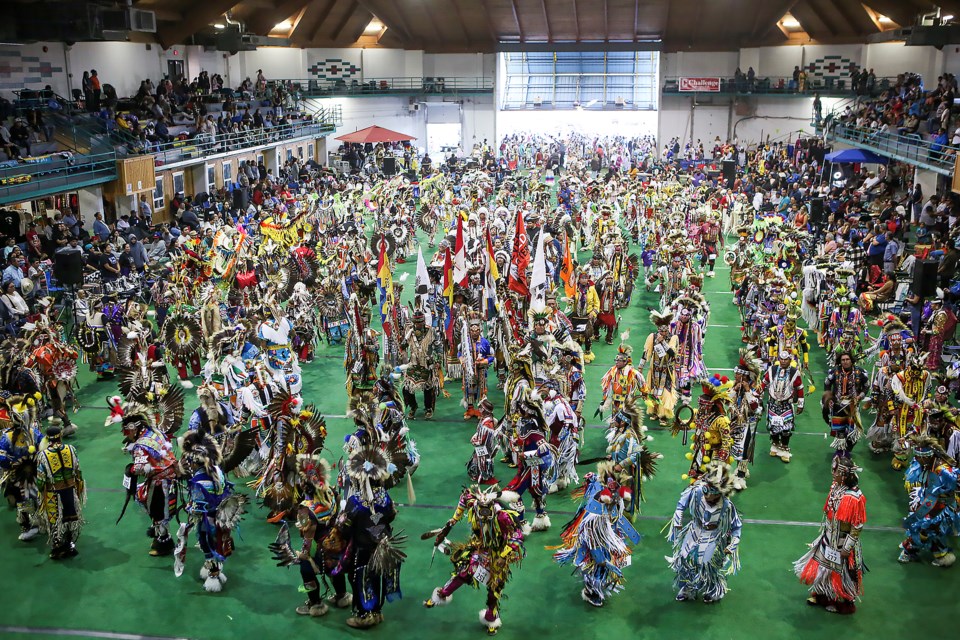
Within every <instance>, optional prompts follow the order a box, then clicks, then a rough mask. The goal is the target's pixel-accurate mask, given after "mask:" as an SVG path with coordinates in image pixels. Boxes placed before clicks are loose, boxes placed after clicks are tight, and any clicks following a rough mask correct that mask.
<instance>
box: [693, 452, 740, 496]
mask: <svg viewBox="0 0 960 640" xmlns="http://www.w3.org/2000/svg"><path fill="white" fill-rule="evenodd" d="M700 482H701V483H703V485H704V488H705V489H706V491H707V493H720V494H722V495H725V496H726V495H730V493H731V492H732V491H733V474H732V473H731V472H730V465H728V464H727V463H726V462H723V461H722V460H712V461H711V462H709V463H707V468H706V469H705V470H704V472H703V475H702V476H700Z"/></svg>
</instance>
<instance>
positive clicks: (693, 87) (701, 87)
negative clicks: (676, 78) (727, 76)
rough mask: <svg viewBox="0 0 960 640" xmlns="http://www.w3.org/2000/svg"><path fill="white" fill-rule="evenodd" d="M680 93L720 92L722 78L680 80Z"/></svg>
mask: <svg viewBox="0 0 960 640" xmlns="http://www.w3.org/2000/svg"><path fill="white" fill-rule="evenodd" d="M680 91H712V92H714V93H719V92H720V78H680Z"/></svg>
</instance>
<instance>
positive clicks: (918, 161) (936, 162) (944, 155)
mask: <svg viewBox="0 0 960 640" xmlns="http://www.w3.org/2000/svg"><path fill="white" fill-rule="evenodd" d="M826 137H827V139H833V140H837V141H839V142H845V143H847V144H850V145H854V146H856V147H860V148H862V149H868V150H870V151H873V152H875V153H878V154H880V155H882V156H885V157H887V158H892V159H894V160H899V161H900V162H907V163H909V164H913V165H916V166H918V167H922V168H924V169H929V170H930V171H936V172H937V173H939V174H942V175H945V176H952V175H953V170H954V166H955V163H956V158H957V153H958V152H960V147H955V146H952V145H950V144H939V143H937V142H934V141H932V140H929V139H924V138H922V137H920V136H919V135H917V134H915V133H912V134H905V135H904V134H900V133H887V132H885V131H883V130H879V129H869V128H865V127H856V126H853V125H846V124H842V123H836V124H833V123H831V124H830V125H828V126H827V130H826Z"/></svg>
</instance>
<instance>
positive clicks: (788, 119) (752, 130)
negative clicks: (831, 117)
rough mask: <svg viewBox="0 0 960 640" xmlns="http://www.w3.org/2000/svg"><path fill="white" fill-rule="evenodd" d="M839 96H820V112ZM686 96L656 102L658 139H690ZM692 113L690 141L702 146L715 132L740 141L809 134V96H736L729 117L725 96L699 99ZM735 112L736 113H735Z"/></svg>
mask: <svg viewBox="0 0 960 640" xmlns="http://www.w3.org/2000/svg"><path fill="white" fill-rule="evenodd" d="M842 100H843V99H842V98H821V102H822V104H823V113H825V114H826V113H829V112H830V111H831V110H833V109H834V108H835V107H836V105H837V104H838V103H840V102H841V101H842ZM690 102H691V99H690V97H689V96H673V95H667V96H664V98H663V100H662V101H661V105H660V122H659V128H658V131H659V137H658V139H659V141H660V144H661V145H663V144H665V143H666V142H667V141H669V140H670V139H671V138H674V137H676V138H679V139H680V142H681V144H683V143H684V142H686V141H688V140H691V131H690ZM699 102H700V104H698V105H697V107H696V108H695V109H694V113H693V136H692V141H693V142H696V141H697V139H700V140H701V141H703V142H704V146H705V147H708V146H710V145H707V141H708V140H709V141H712V140H713V139H714V138H715V137H716V136H720V139H721V140H727V139H730V140H732V139H734V137H735V138H736V139H737V140H739V141H740V142H741V143H752V142H758V141H760V140H761V139H762V140H767V139H776V138H782V137H784V136H788V135H789V136H790V137H796V136H795V134H796V132H797V131H803V132H804V133H806V134H808V135H813V133H814V131H813V127H812V126H811V120H812V119H813V98H780V97H774V96H757V97H751V98H740V99H739V109H738V108H737V107H734V112H733V115H732V118H731V114H730V105H731V99H729V98H720V97H717V98H713V99H709V101H708V99H700V100H699ZM738 112H739V113H738Z"/></svg>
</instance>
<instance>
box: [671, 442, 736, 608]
mask: <svg viewBox="0 0 960 640" xmlns="http://www.w3.org/2000/svg"><path fill="white" fill-rule="evenodd" d="M730 476H731V474H730V468H729V467H728V466H727V464H726V463H724V462H722V461H720V460H715V461H713V462H711V463H710V464H709V465H707V469H706V472H705V473H704V474H703V476H701V478H700V479H699V480H698V481H697V482H695V483H694V484H692V485H690V486H689V487H687V488H686V489H685V490H684V491H683V493H682V494H681V495H680V501H679V502H678V503H677V508H676V511H675V512H674V514H673V521H672V523H671V529H670V533H669V535H668V536H667V540H669V541H670V542H672V543H673V555H672V556H667V558H666V560H667V562H668V563H669V564H670V568H671V569H673V571H674V573H676V578H675V579H674V581H673V585H674V588H676V589H677V598H676V599H677V601H678V602H683V601H684V600H690V599H696V597H697V595H698V594H699V595H701V596H702V597H703V601H704V603H707V604H709V603H713V602H719V601H720V600H722V599H723V597H724V596H725V595H726V594H727V576H729V575H733V574H735V573H737V571H739V570H740V554H739V546H740V532H741V529H742V528H743V523H742V522H741V520H740V514H739V513H737V508H736V507H735V506H733V502H731V501H730V498H729V497H728V495H729V493H730V492H731V491H732V490H733V484H732V482H731V477H730ZM684 513H689V514H690V520H689V521H688V522H687V523H686V524H684V523H683V516H684Z"/></svg>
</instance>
